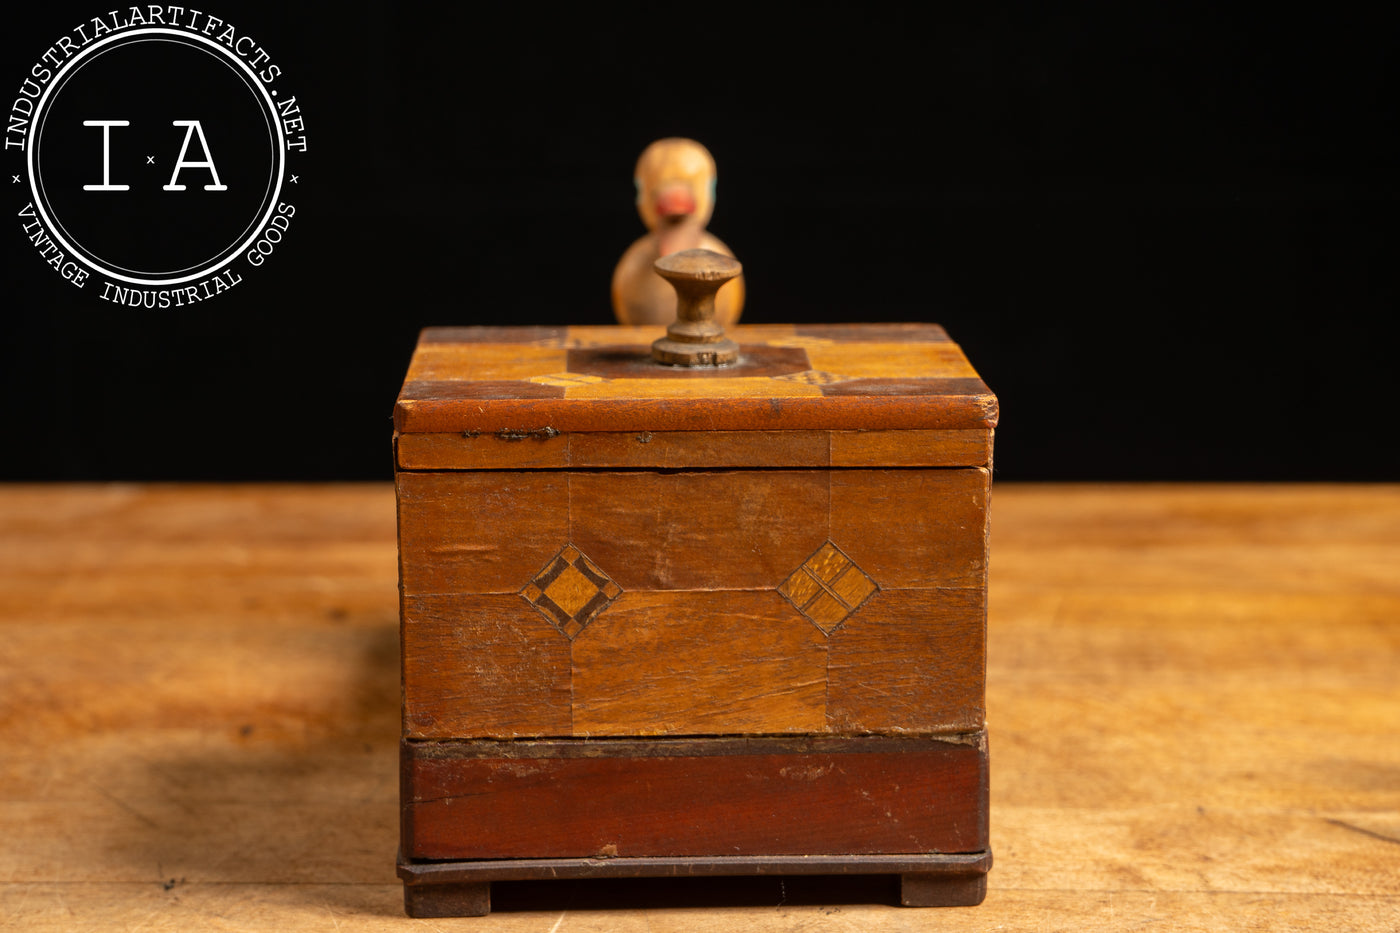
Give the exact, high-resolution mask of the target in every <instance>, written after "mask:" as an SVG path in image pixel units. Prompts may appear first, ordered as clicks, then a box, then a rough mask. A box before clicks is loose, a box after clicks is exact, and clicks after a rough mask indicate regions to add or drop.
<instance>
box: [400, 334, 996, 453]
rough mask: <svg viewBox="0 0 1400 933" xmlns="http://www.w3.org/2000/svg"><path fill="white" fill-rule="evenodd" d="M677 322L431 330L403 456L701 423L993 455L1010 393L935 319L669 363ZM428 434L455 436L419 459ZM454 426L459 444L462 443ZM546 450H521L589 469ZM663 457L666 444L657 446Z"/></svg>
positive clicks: (417, 368) (762, 340) (684, 428)
mask: <svg viewBox="0 0 1400 933" xmlns="http://www.w3.org/2000/svg"><path fill="white" fill-rule="evenodd" d="M664 333H665V329H664V328H662V327H660V326H656V327H618V326H574V327H434V328H429V329H427V330H425V331H423V333H422V335H421V336H420V338H419V341H418V347H417V350H416V351H415V352H414V355H413V360H412V362H411V363H410V365H409V370H408V375H407V378H406V380H405V382H404V386H403V390H402V391H401V392H400V394H399V399H398V404H397V406H396V407H395V409H394V427H395V429H396V431H397V432H398V435H399V447H400V454H399V461H400V463H399V465H400V467H401V468H405V469H415V468H416V469H429V468H448V469H451V468H471V467H473V466H482V467H485V466H498V465H503V464H499V463H495V462H494V461H493V462H492V463H485V462H480V463H479V462H477V458H475V456H474V455H472V456H466V457H465V459H464V458H463V456H461V455H460V454H461V450H462V449H463V446H462V444H460V443H457V442H456V440H460V439H468V440H470V439H471V438H475V437H482V436H485V437H493V438H495V439H496V440H498V441H505V442H511V441H520V440H537V441H545V440H550V439H553V438H557V437H560V436H561V435H586V434H599V435H609V434H626V435H648V434H652V433H657V432H663V433H668V434H669V433H678V434H689V433H694V432H701V433H702V434H704V435H705V436H706V437H708V438H709V439H710V440H711V441H714V442H717V443H718V442H719V441H720V440H721V439H723V438H724V437H727V436H729V435H732V434H736V433H739V432H742V433H743V434H744V435H745V436H744V437H743V438H741V439H740V440H738V441H736V443H739V444H740V446H746V447H747V448H749V449H750V450H751V451H752V450H753V448H754V445H755V444H757V443H760V442H763V441H764V438H767V439H768V440H773V441H776V442H778V443H779V446H780V447H784V448H785V449H787V448H791V447H792V442H796V441H799V440H802V438H799V437H798V436H797V435H804V436H805V435H812V434H814V433H815V434H816V435H822V436H819V437H810V438H806V439H807V440H809V441H811V444H812V446H813V449H816V448H818V447H820V446H821V442H822V437H824V436H825V435H824V433H823V432H872V431H873V432H910V431H913V432H923V434H926V435H927V436H924V437H916V436H914V435H901V437H900V438H898V440H904V441H915V442H916V446H917V442H918V441H919V440H924V441H933V440H935V438H934V436H933V435H934V434H937V435H938V436H939V437H943V438H944V439H945V440H956V441H958V443H957V444H956V445H955V446H958V447H959V452H957V453H956V454H953V453H948V452H944V453H941V454H939V455H938V456H936V457H935V458H934V459H935V460H937V461H938V465H975V464H980V463H986V462H987V460H988V458H989V457H990V443H991V431H992V428H993V427H994V426H995V424H996V419H997V400H996V397H995V396H994V395H993V394H992V393H991V391H990V390H989V389H988V388H987V386H986V384H985V383H984V382H983V381H982V380H981V378H980V377H978V375H977V373H976V371H975V370H974V369H973V368H972V366H971V364H969V363H968V361H967V358H966V357H965V356H964V355H963V352H962V350H961V349H960V348H959V347H958V345H957V344H955V343H953V342H952V341H951V340H949V339H948V335H947V333H946V332H945V331H944V330H943V328H941V327H939V326H937V325H935V324H843V325H829V324H828V325H801V324H798V325H778V324H757V325H740V326H738V327H735V328H733V329H732V330H731V331H730V336H731V337H733V339H735V340H736V341H737V342H738V343H739V345H740V358H739V361H738V362H737V363H735V364H733V365H731V366H726V367H722V368H718V369H716V368H695V369H687V368H682V367H670V366H663V365H660V364H657V363H655V362H653V360H652V359H651V356H650V347H651V343H652V341H653V340H656V339H657V338H658V337H661V336H663V335H664ZM930 432H932V433H930ZM775 434H776V435H784V437H783V438H781V439H779V438H774V437H772V436H773V435H775ZM415 435H424V436H439V439H440V440H441V441H442V443H434V442H430V441H428V439H427V438H426V437H424V438H420V439H419V440H417V441H415V442H411V443H409V444H408V448H409V449H411V450H412V451H413V454H412V456H411V457H410V458H409V460H410V461H411V463H412V465H410V462H406V461H405V456H404V450H405V443H404V442H405V439H406V438H407V437H409V436H415ZM788 435H791V436H788ZM448 436H450V437H452V438H454V439H456V440H454V442H453V443H450V444H448V443H446V442H447V438H448ZM868 439H869V438H866V440H868ZM594 440H595V441H597V440H599V438H594ZM648 440H650V438H648ZM827 440H828V442H829V438H827ZM645 443H646V442H643V444H645ZM476 446H477V447H478V448H480V449H482V450H484V449H487V448H486V446H484V445H476ZM518 446H519V445H517V447H518ZM532 446H537V445H526V447H525V448H522V449H521V450H520V451H519V452H516V453H512V454H511V455H510V456H508V457H507V458H506V459H507V460H510V461H511V462H512V463H514V464H515V465H520V466H525V465H583V464H582V463H581V462H579V460H578V458H577V457H572V458H570V457H568V456H567V455H566V456H564V457H563V459H562V460H561V459H560V458H559V457H557V456H547V457H545V458H544V460H545V461H547V462H542V463H540V464H528V463H525V462H518V463H517V462H516V461H520V460H522V458H523V459H524V460H529V459H530V457H529V456H528V455H527V454H525V453H524V450H525V449H527V448H529V447H532ZM549 446H550V447H551V448H556V449H562V446H561V445H549ZM585 446H589V445H585ZM688 446H695V445H688ZM720 446H723V444H722V443H721V444H720ZM830 446H831V445H830V443H828V447H830ZM429 448H433V449H436V450H437V451H438V453H439V454H447V458H446V460H441V458H440V457H439V458H438V459H439V460H441V462H437V461H435V460H434V457H435V456H436V455H434V454H431V453H429ZM594 448H598V445H597V444H596V443H595V444H592V445H591V448H590V449H594ZM972 448H976V449H972ZM491 449H495V448H491ZM658 450H659V448H658ZM454 451H455V452H456V453H453V452H454ZM979 451H980V452H979ZM657 456H659V454H657V452H656V450H653V451H652V452H651V454H650V457H651V459H653V460H655V459H656V457H657ZM794 456H798V455H796V454H783V455H781V456H779V457H777V459H776V460H775V459H773V458H772V457H769V456H764V455H759V456H757V457H755V456H753V455H752V454H751V453H750V454H740V453H731V454H729V455H726V456H723V457H720V459H721V460H726V461H734V463H727V464H726V465H735V464H738V465H742V464H744V463H748V464H749V465H755V466H763V465H782V464H783V463H785V462H786V461H787V460H790V459H792V458H793V457H794ZM801 457H802V458H803V459H802V462H804V463H806V462H810V461H809V460H807V459H805V454H804V455H801ZM488 459H492V458H488ZM495 459H499V458H495ZM594 459H595V460H597V461H598V462H597V463H592V464H589V465H609V464H611V463H617V464H618V465H629V466H640V465H644V464H642V463H640V462H633V461H632V460H629V459H628V458H627V457H623V458H622V460H620V461H619V460H616V458H614V457H612V456H611V455H609V454H606V453H601V452H598V450H596V449H595V454H594ZM663 459H664V458H663ZM711 459H713V457H712V458H711ZM906 462H907V461H906ZM645 465H660V466H665V465H667V464H666V463H654V464H645ZM675 465H696V466H700V465H719V464H717V463H710V464H706V463H694V462H691V461H689V460H687V461H685V462H684V463H678V464H675Z"/></svg>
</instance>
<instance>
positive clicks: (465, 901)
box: [403, 881, 491, 919]
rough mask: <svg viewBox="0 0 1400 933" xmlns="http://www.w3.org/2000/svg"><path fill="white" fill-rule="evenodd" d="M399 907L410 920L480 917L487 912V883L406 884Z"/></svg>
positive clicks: (489, 898)
mask: <svg viewBox="0 0 1400 933" xmlns="http://www.w3.org/2000/svg"><path fill="white" fill-rule="evenodd" d="M403 908H404V912H405V913H407V914H408V915H409V916H410V917H414V918H417V919H428V918H433V917H484V916H486V915H487V914H489V913H490V912H491V882H489V881H469V882H457V883H453V884H406V885H404V886H403Z"/></svg>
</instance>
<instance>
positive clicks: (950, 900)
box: [899, 874, 987, 907]
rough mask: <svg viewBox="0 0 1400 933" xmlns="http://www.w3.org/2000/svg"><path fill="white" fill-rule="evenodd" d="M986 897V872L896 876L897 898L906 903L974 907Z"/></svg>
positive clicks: (918, 905)
mask: <svg viewBox="0 0 1400 933" xmlns="http://www.w3.org/2000/svg"><path fill="white" fill-rule="evenodd" d="M986 897H987V876H986V875H985V874H975V875H946V874H942V875H933V874H903V875H900V876H899V902H900V903H901V904H903V905H904V906H905V907H976V906H977V905H978V904H980V903H982V901H983V900H985V899H986Z"/></svg>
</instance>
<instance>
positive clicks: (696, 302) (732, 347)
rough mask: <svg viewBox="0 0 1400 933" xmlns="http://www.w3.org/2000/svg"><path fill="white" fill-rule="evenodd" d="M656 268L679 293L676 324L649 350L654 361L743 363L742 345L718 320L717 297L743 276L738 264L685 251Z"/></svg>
mask: <svg viewBox="0 0 1400 933" xmlns="http://www.w3.org/2000/svg"><path fill="white" fill-rule="evenodd" d="M653 268H655V269H656V274H657V275H659V276H661V277H662V278H663V279H665V280H666V281H668V282H670V283H671V286H672V287H673V288H675V290H676V321H675V323H674V324H672V325H671V326H670V327H668V328H666V336H665V337H662V338H661V339H660V340H658V341H656V342H655V343H653V344H652V345H651V355H652V358H653V359H655V360H656V361H657V362H658V363H667V364H669V365H671V366H723V365H725V364H726V363H733V362H734V361H735V360H737V359H739V345H738V344H737V343H735V342H734V341H732V340H730V339H729V338H728V337H726V336H725V335H724V327H723V325H721V324H719V323H717V322H716V321H715V292H717V291H719V287H720V286H721V285H723V284H724V283H725V282H728V281H729V280H730V279H732V278H734V277H736V276H738V275H739V274H740V273H742V272H743V271H744V267H743V265H741V264H740V263H739V260H737V259H734V258H732V257H730V256H725V255H724V254H723V253H716V252H714V251H713V250H708V249H686V250H681V251H680V252H679V253H672V254H671V255H669V256H662V257H661V258H660V259H658V260H656V263H655V264H654V266H653Z"/></svg>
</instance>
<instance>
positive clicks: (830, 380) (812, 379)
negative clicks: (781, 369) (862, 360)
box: [773, 369, 850, 386]
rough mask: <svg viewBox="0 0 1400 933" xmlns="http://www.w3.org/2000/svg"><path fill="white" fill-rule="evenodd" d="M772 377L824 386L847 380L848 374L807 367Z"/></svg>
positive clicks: (848, 378)
mask: <svg viewBox="0 0 1400 933" xmlns="http://www.w3.org/2000/svg"><path fill="white" fill-rule="evenodd" d="M773 378H774V379H781V380H783V381H784V382H800V383H802V384H803V385H809V386H826V385H832V384H834V383H837V382H849V381H850V377H849V376H842V375H840V374H838V373H827V372H822V371H821V370H819V369H808V370H805V371H803V372H800V373H789V374H787V375H785V376H774V377H773Z"/></svg>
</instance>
